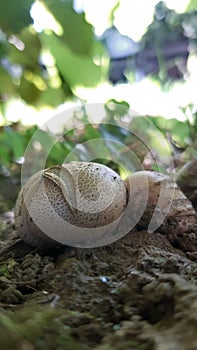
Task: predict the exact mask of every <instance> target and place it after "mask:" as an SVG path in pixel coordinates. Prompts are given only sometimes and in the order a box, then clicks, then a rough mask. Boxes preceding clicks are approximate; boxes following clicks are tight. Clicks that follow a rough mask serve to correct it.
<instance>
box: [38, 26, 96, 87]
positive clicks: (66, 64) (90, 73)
mask: <svg viewBox="0 0 197 350" xmlns="http://www.w3.org/2000/svg"><path fill="white" fill-rule="evenodd" d="M41 37H42V40H43V43H44V44H45V46H46V47H47V49H48V50H50V51H51V54H52V55H53V57H54V58H55V60H56V65H57V68H58V71H59V73H60V75H61V76H62V77H63V79H64V80H65V82H66V83H67V84H68V85H69V86H70V88H71V89H72V88H74V87H76V86H82V85H83V86H86V87H88V86H96V85H97V84H98V82H99V80H100V79H101V67H100V66H97V65H96V64H95V63H94V62H93V61H92V60H91V58H89V57H87V56H79V55H75V54H74V53H73V52H72V51H71V50H70V49H69V47H68V46H66V45H65V43H64V42H63V41H62V40H61V39H60V38H59V37H58V36H57V35H55V34H54V33H52V32H51V33H50V34H46V33H42V34H41Z"/></svg>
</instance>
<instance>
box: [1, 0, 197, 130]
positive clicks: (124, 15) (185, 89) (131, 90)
mask: <svg viewBox="0 0 197 350" xmlns="http://www.w3.org/2000/svg"><path fill="white" fill-rule="evenodd" d="M165 2H166V5H167V6H168V7H169V8H171V9H175V10H176V11H177V12H180V13H181V12H184V10H185V8H186V6H187V5H188V3H189V0H166V1H165ZM116 3H117V1H116V0H107V1H106V0H95V1H92V0H75V1H74V7H75V10H76V11H78V12H81V11H83V10H84V11H85V14H86V20H87V21H89V22H90V23H92V24H93V26H94V27H95V32H96V34H97V35H102V33H103V32H104V31H105V29H107V28H108V27H109V24H110V22H109V15H110V11H111V9H112V8H113V7H114V6H115V4H116ZM156 3H158V0H148V1H147V0H138V1H134V0H133V1H132V0H120V2H119V7H118V9H117V10H116V12H115V18H114V24H115V25H116V27H117V28H118V30H119V31H120V32H121V33H122V34H124V35H128V36H129V37H131V38H132V39H133V40H136V41H137V40H140V38H141V36H142V35H143V34H144V32H145V31H146V28H147V26H148V25H149V24H150V23H151V22H152V19H153V13H154V6H155V5H156ZM128 9H129V11H128ZM31 15H32V17H33V18H34V27H35V29H36V30H37V31H38V32H39V31H42V30H43V29H44V28H50V29H53V30H54V31H56V32H58V31H61V28H60V27H59V26H58V24H57V22H56V21H55V20H54V18H53V17H52V16H51V15H49V13H48V12H46V11H45V9H44V7H43V6H42V5H41V2H40V3H39V2H37V3H35V5H34V6H33V8H32V11H31ZM196 67H197V59H196V57H195V56H193V57H191V58H190V59H189V62H188V68H189V72H190V73H191V74H190V77H188V79H187V81H186V82H185V83H184V84H181V83H179V84H176V85H175V86H174V88H173V89H171V90H170V91H169V92H168V93H164V92H162V91H161V89H160V87H159V86H158V84H156V83H155V82H154V81H152V80H150V79H149V78H146V79H144V80H143V81H141V82H138V83H133V84H119V85H117V86H115V87H114V86H112V85H111V84H110V83H103V84H100V85H99V86H98V87H97V88H94V89H87V88H83V87H79V88H78V89H77V90H76V92H77V94H78V96H80V97H81V98H83V99H85V100H86V101H87V103H98V102H102V103H104V102H106V101H107V100H108V99H110V98H115V99H117V100H119V101H120V100H126V101H128V102H129V103H130V105H131V108H132V109H133V110H135V111H136V112H137V113H139V114H145V115H146V114H149V115H163V116H165V117H168V118H171V117H176V118H178V119H182V118H183V114H182V112H181V110H180V106H186V105H187V104H188V103H191V102H193V103H195V104H196V105H197V97H196V81H197V68H196ZM71 106H73V104H72V103H67V104H65V107H66V108H69V107H71ZM21 108H22V109H23V110H24V111H27V112H26V113H23V115H24V116H25V117H23V122H24V123H25V124H29V123H32V121H33V122H37V123H38V124H41V123H43V122H45V121H46V120H47V119H49V118H50V117H51V116H52V114H53V115H54V114H55V113H56V111H52V110H50V109H48V108H47V109H43V110H41V111H39V112H38V111H36V109H34V108H31V107H29V106H25V104H24V103H22V102H21V101H12V103H10V106H9V107H8V110H7V117H8V119H10V120H13V119H14V120H17V119H20V118H21Z"/></svg>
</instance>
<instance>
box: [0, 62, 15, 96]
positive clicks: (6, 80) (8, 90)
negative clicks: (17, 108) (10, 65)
mask: <svg viewBox="0 0 197 350" xmlns="http://www.w3.org/2000/svg"><path fill="white" fill-rule="evenodd" d="M0 77H1V78H0V94H1V95H6V94H8V95H9V94H11V95H14V94H15V90H16V88H15V86H14V85H13V82H12V79H11V77H10V75H9V74H8V72H7V71H6V70H5V69H4V68H2V67H0Z"/></svg>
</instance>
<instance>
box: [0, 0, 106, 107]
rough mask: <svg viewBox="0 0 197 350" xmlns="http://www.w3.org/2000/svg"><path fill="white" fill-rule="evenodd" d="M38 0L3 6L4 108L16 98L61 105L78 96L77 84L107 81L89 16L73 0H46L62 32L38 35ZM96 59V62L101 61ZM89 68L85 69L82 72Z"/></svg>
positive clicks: (0, 96) (0, 84)
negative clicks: (33, 15) (34, 11)
mask: <svg viewBox="0 0 197 350" xmlns="http://www.w3.org/2000/svg"><path fill="white" fill-rule="evenodd" d="M33 3H34V1H33V0H26V1H21V0H16V1H14V3H13V2H12V1H11V0H8V1H7V0H6V1H4V0H2V1H1V2H0V75H1V79H0V106H1V109H2V110H3V107H4V104H5V103H6V102H7V101H9V99H10V98H12V97H18V98H22V99H23V100H24V101H25V102H26V103H27V104H32V105H34V106H43V105H47V104H48V105H50V106H53V107H54V106H58V105H59V104H60V103H62V102H64V101H65V100H66V99H68V98H72V97H73V96H74V95H75V88H76V86H79V85H83V86H95V85H96V84H97V83H98V82H99V81H100V80H101V79H102V78H104V77H105V74H106V70H105V69H103V68H104V65H103V61H102V59H103V57H104V55H105V51H104V49H103V47H102V45H101V44H100V43H99V42H98V41H97V40H96V37H95V34H94V28H93V27H92V26H91V25H90V24H89V23H88V22H87V21H86V19H85V15H84V13H77V12H75V11H74V9H73V3H72V1H70V0H67V1H61V0H45V1H42V2H41V3H42V5H43V6H44V7H45V9H46V11H48V12H49V13H50V14H51V15H53V17H54V18H55V20H56V21H57V23H58V25H59V27H60V33H58V34H56V33H55V32H53V31H52V30H49V29H47V28H46V29H44V30H43V31H42V32H40V33H39V32H36V31H35V29H34V27H33V20H32V18H31V15H30V14H31V12H30V10H31V6H32V4H33ZM95 58H96V63H95ZM82 67H83V68H82Z"/></svg>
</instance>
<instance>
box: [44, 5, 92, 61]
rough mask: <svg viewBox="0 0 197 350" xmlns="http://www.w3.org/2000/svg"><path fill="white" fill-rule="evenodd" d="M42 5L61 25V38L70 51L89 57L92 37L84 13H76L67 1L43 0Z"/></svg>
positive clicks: (90, 28) (89, 25)
mask: <svg viewBox="0 0 197 350" xmlns="http://www.w3.org/2000/svg"><path fill="white" fill-rule="evenodd" d="M44 3H45V5H46V6H47V7H48V9H49V10H50V11H51V12H52V14H53V16H54V17H55V18H56V20H57V21H58V22H59V23H60V24H61V26H62V28H63V30H64V33H63V36H62V38H63V40H64V41H65V43H66V44H67V45H68V46H69V47H70V49H71V50H73V51H74V52H75V53H78V54H83V55H89V54H90V52H91V47H92V42H93V39H94V36H93V28H92V26H91V24H89V23H87V22H86V20H85V15H84V13H76V12H75V11H74V10H73V7H72V1H69V0H67V1H61V0H45V1H44Z"/></svg>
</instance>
